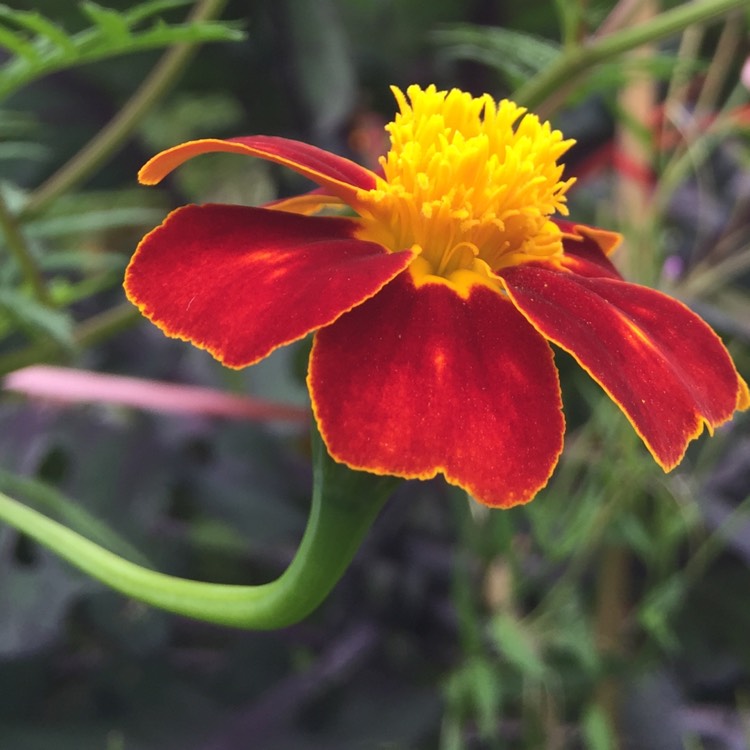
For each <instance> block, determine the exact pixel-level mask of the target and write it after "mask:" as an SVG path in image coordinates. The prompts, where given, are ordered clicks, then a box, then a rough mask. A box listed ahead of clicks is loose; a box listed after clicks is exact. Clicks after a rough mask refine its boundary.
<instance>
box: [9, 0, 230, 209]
mask: <svg viewBox="0 0 750 750" xmlns="http://www.w3.org/2000/svg"><path fill="white" fill-rule="evenodd" d="M226 2H227V0H199V1H198V2H197V3H196V5H195V7H194V9H193V12H192V13H191V14H190V16H189V18H188V20H189V21H208V20H211V19H212V18H216V17H217V16H218V15H219V14H220V13H221V11H222V10H223V8H224V6H225V5H226ZM198 46H199V45H198V44H197V43H196V44H179V45H177V46H175V47H173V48H172V49H170V50H169V51H168V52H167V53H166V54H164V56H163V57H162V58H161V60H160V61H159V63H158V64H157V66H156V67H155V68H154V70H153V71H152V73H151V75H149V77H148V78H147V79H146V80H145V81H144V82H143V84H142V85H141V87H140V88H139V89H138V91H136V93H135V94H134V95H133V96H132V97H131V98H130V100H129V101H128V102H127V103H126V104H125V106H124V107H123V108H122V109H121V110H120V111H119V112H118V114H117V115H116V116H115V117H114V118H113V119H112V120H111V121H110V122H109V123H108V124H107V126H106V127H105V128H104V129H103V130H102V131H101V132H100V133H99V134H98V135H97V136H96V137H95V138H93V139H92V140H91V141H89V143H88V144H87V145H86V146H84V147H83V148H82V149H81V150H80V151H79V152H78V153H77V154H76V155H75V156H73V157H72V158H71V159H70V161H68V162H67V163H66V164H65V165H63V166H62V167H61V168H60V169H59V170H58V171H57V172H55V174H53V175H52V176H51V177H50V178H49V179H48V180H47V181H46V182H45V183H44V184H43V185H42V186H41V187H39V188H38V189H37V190H36V191H34V192H33V193H32V194H31V196H30V197H29V200H28V202H27V203H26V206H25V207H24V210H23V213H22V217H23V218H26V217H28V216H31V215H33V214H36V213H39V212H40V211H42V210H43V209H44V208H46V206H48V205H49V204H50V203H52V202H53V201H54V200H55V199H56V198H58V197H59V196H60V195H62V194H63V193H66V192H67V191H68V190H70V189H71V188H73V187H75V186H76V185H78V184H80V183H81V182H82V181H83V180H85V179H86V178H87V177H88V176H89V175H90V174H91V173H92V172H94V171H95V170H96V168H97V167H98V166H99V165H100V164H101V163H102V162H103V161H105V160H106V159H107V158H108V157H109V156H110V155H111V154H112V153H113V152H114V151H116V150H117V148H119V146H120V145H121V144H122V143H123V142H124V141H125V140H126V139H127V138H128V137H129V136H130V134H131V133H132V132H133V130H135V128H136V127H138V125H139V124H140V122H141V121H142V120H143V118H144V117H145V115H146V114H148V112H149V111H150V110H151V108H152V107H153V106H154V105H155V104H156V103H157V102H158V101H159V100H160V99H161V98H162V96H163V95H164V93H165V92H166V91H168V90H169V89H170V88H171V86H173V85H174V84H175V82H176V81H177V79H178V77H179V76H180V74H181V73H182V71H183V70H184V69H185V66H186V65H187V64H188V62H189V61H190V58H191V57H192V55H193V53H194V52H195V50H196V49H197V48H198Z"/></svg>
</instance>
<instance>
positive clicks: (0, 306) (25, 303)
mask: <svg viewBox="0 0 750 750" xmlns="http://www.w3.org/2000/svg"><path fill="white" fill-rule="evenodd" d="M3 319H5V320H4V321H3ZM3 322H5V324H6V326H8V324H10V325H13V324H15V325H16V326H18V327H19V328H21V329H23V330H25V331H26V332H27V333H28V334H29V335H30V336H32V337H34V338H41V339H43V340H48V341H49V340H52V341H54V342H55V343H56V344H57V345H59V346H61V347H63V348H64V349H67V350H72V349H73V348H74V346H75V340H74V337H73V324H72V321H71V319H70V317H69V316H68V315H67V313H65V312H63V311H61V310H52V309H50V308H49V307H45V306H44V305H42V304H40V303H39V302H37V301H36V300H34V299H32V298H30V297H29V296H28V295H26V294H23V293H22V292H19V291H16V290H14V289H2V290H0V324H1V323H3Z"/></svg>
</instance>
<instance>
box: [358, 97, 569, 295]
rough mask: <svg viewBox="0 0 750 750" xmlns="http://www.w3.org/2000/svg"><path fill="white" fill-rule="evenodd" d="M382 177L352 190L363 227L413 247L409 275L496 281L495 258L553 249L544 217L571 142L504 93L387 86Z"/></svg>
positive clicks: (557, 237)
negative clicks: (389, 101) (391, 111)
mask: <svg viewBox="0 0 750 750" xmlns="http://www.w3.org/2000/svg"><path fill="white" fill-rule="evenodd" d="M393 93H394V96H395V97H396V100H397V102H398V105H399V110H400V111H399V112H398V113H397V114H396V117H395V119H394V120H393V122H391V123H389V124H388V125H387V126H386V130H387V131H388V133H389V135H390V141H391V148H390V151H389V152H388V153H387V154H386V155H385V156H384V157H381V159H380V165H381V167H382V170H383V179H379V180H378V185H377V187H376V188H375V189H373V190H362V191H360V192H359V193H358V195H357V206H356V210H357V212H358V213H359V214H360V215H361V216H362V218H363V220H364V230H363V232H364V235H365V236H366V237H367V238H369V239H373V240H375V241H377V242H380V243H381V244H382V245H384V246H385V247H387V248H388V249H389V250H392V251H394V252H397V251H399V250H403V249H406V248H411V247H413V248H415V249H416V250H417V251H418V252H419V253H420V255H419V257H417V258H416V259H415V261H414V262H413V263H412V266H411V267H410V270H411V272H412V275H413V277H414V279H415V281H416V282H417V283H428V282H437V283H448V284H450V285H451V286H454V287H456V288H457V289H458V290H459V291H460V292H461V293H462V294H467V293H468V290H469V288H470V287H471V286H472V285H473V284H486V285H490V286H493V287H498V285H499V282H498V281H497V280H496V277H495V273H494V272H496V271H498V270H499V269H500V268H503V267H505V266H509V265H515V264H517V263H524V262H527V261H529V260H534V259H540V258H547V257H550V256H554V255H558V254H560V253H562V237H561V233H560V230H559V228H558V227H557V225H556V224H554V223H553V222H552V221H550V218H549V217H550V216H551V215H552V214H554V213H560V214H563V215H565V214H567V208H566V205H565V193H566V192H567V190H568V188H569V187H570V186H571V184H572V183H573V181H574V180H573V179H572V178H571V179H567V180H563V179H562V174H563V169H564V166H563V165H562V164H558V163H557V160H558V159H559V158H560V156H562V154H564V153H565V151H567V150H568V149H569V148H570V146H571V145H572V144H573V141H572V140H564V139H563V136H562V134H561V133H560V131H558V130H553V129H552V128H551V126H550V124H549V123H548V122H540V121H539V118H538V117H536V115H532V114H528V113H526V110H525V109H524V108H523V107H519V106H518V105H516V104H514V103H513V102H511V101H508V100H502V101H500V102H498V103H495V101H494V100H493V99H492V97H491V96H489V95H488V94H485V95H483V96H480V97H472V96H471V95H470V94H467V93H464V92H462V91H459V90H458V89H452V90H451V91H437V90H436V88H435V86H429V87H428V88H426V89H424V90H423V89H421V88H420V87H419V86H410V87H409V88H408V89H407V90H406V96H405V95H404V94H403V92H402V91H400V90H399V89H398V88H395V87H394V88H393Z"/></svg>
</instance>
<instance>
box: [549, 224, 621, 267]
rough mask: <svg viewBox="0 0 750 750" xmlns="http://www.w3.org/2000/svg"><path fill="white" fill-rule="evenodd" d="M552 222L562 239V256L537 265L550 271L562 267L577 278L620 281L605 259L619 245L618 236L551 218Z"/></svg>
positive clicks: (610, 263)
mask: <svg viewBox="0 0 750 750" xmlns="http://www.w3.org/2000/svg"><path fill="white" fill-rule="evenodd" d="M555 223H556V224H557V225H558V226H559V227H560V229H562V231H563V233H564V235H565V236H564V237H563V249H564V254H563V255H562V257H557V258H551V259H550V260H548V261H541V262H540V263H541V265H543V266H546V267H550V268H554V267H555V266H557V267H560V266H562V267H563V268H566V269H567V270H569V271H572V272H573V273H575V274H578V275H579V276H591V277H594V278H600V277H602V276H605V277H609V278H611V279H621V278H622V276H621V275H620V272H619V271H618V270H617V269H616V268H615V267H614V265H613V264H612V261H610V260H609V258H608V257H607V256H608V255H609V254H610V253H611V252H612V251H613V250H614V249H615V248H616V247H617V246H618V245H619V244H620V241H621V240H622V237H621V235H619V234H617V233H616V232H609V231H607V230H606V229H598V228H596V227H588V226H586V225H584V224H573V223H572V222H570V221H564V220H562V219H555Z"/></svg>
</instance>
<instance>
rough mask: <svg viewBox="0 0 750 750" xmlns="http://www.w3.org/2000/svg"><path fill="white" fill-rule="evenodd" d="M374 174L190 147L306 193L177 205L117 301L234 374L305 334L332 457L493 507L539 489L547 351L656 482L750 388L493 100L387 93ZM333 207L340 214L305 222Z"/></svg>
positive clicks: (309, 158)
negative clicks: (572, 368)
mask: <svg viewBox="0 0 750 750" xmlns="http://www.w3.org/2000/svg"><path fill="white" fill-rule="evenodd" d="M394 94H395V96H396V99H397V101H398V104H399V108H400V111H399V113H398V114H396V117H395V119H394V121H393V122H391V123H390V124H389V125H388V126H387V130H388V133H389V135H390V141H391V149H390V151H389V152H388V154H387V155H386V156H385V157H383V158H382V159H381V167H382V173H381V174H375V173H374V172H372V171H370V170H368V169H365V168H364V167H361V166H359V165H357V164H355V163H353V162H351V161H348V160H347V159H344V158H342V157H340V156H337V155H335V154H331V153H328V152H326V151H323V150H321V149H318V148H315V147H313V146H310V145H306V144H304V143H300V142H298V141H293V140H287V139H284V138H276V137H269V136H250V137H246V138H234V139H229V140H217V139H206V140H198V141H191V142H188V143H184V144H182V145H179V146H176V147H174V148H171V149H168V150H167V151H164V152H162V153H160V154H158V155H157V156H155V157H154V158H153V159H151V160H150V161H149V162H148V163H147V164H146V165H145V166H144V167H143V169H142V170H141V173H140V179H141V181H142V182H143V183H145V184H154V183H157V182H159V181H160V180H161V179H162V178H163V177H164V176H165V175H166V174H168V173H169V172H170V171H171V170H173V169H174V168H176V167H177V166H179V165H180V164H182V163H183V162H184V161H186V160H187V159H190V158H192V157H194V156H197V155H199V154H204V153H207V152H211V151H228V152H233V153H237V154H245V155H249V156H255V157H259V158H262V159H267V160H268V161H271V162H276V163H278V164H282V165H285V166H287V167H289V168H291V169H293V170H295V171H296V172H298V173H300V174H302V175H304V176H305V177H307V178H309V179H310V180H312V181H313V182H314V183H317V185H318V186H319V188H318V190H316V191H314V192H313V193H309V194H306V195H304V196H300V197H297V198H291V199H288V200H282V201H277V202H276V203H274V204H271V205H269V206H266V207H265V208H250V207H245V206H234V205H232V206H230V205H203V206H195V205H190V206H185V207H182V208H179V209H177V210H176V211H174V212H173V213H171V214H170V215H169V216H168V217H167V219H166V220H165V221H164V223H163V224H162V225H161V226H160V227H157V228H156V229H155V230H153V231H152V232H151V233H150V234H148V235H147V236H146V237H145V238H144V239H143V241H142V242H141V244H140V245H139V246H138V249H137V251H136V253H135V255H134V257H133V259H132V261H131V263H130V266H129V267H128V270H127V274H126V279H125V288H126V291H127V294H128V297H129V298H130V299H131V300H132V301H133V302H134V303H135V304H136V305H138V307H139V308H140V309H141V311H142V312H143V313H144V315H146V316H147V317H148V318H150V319H151V320H152V321H153V322H154V323H155V324H156V325H157V326H159V327H160V328H161V329H162V330H163V331H164V332H165V333H166V334H167V335H169V336H174V337H177V338H181V339H184V340H187V341H191V342H192V343H193V344H195V345H197V346H199V347H202V348H204V349H207V350H208V351H209V352H211V354H213V355H214V356H215V357H216V358H217V359H219V360H220V361H221V362H223V363H224V364H226V365H228V366H230V367H244V366H246V365H250V364H253V363H254V362H257V361H258V360H260V359H262V358H263V357H265V356H266V355H268V354H269V353H270V352H272V351H273V350H274V349H276V348H278V347H280V346H283V345H284V344H288V343H290V342H292V341H296V340H297V339H300V338H302V337H303V336H305V335H306V334H308V333H310V332H311V331H316V332H317V333H316V334H315V339H314V343H313V348H312V353H311V356H310V364H309V372H308V386H309V389H310V395H311V400H312V407H313V412H314V415H315V419H316V420H317V423H318V427H319V429H320V432H321V435H322V437H323V439H324V441H325V443H326V446H327V448H328V450H329V452H330V454H331V455H332V456H333V458H335V459H336V460H338V461H340V462H342V463H345V464H347V465H349V466H350V467H352V468H355V469H362V470H366V471H369V472H373V473H376V474H393V475H396V476H401V477H406V478H419V479H427V478H430V477H434V476H435V475H437V474H443V475H444V476H445V478H446V479H447V480H448V482H451V483H453V484H456V485H459V486H461V487H463V488H465V489H466V490H467V491H468V492H470V493H471V494H472V495H473V496H475V497H476V498H477V499H478V500H480V501H481V502H483V503H486V504H487V505H491V506H501V507H509V506H511V505H514V504H517V503H523V502H526V501H528V500H530V499H531V498H533V497H534V495H535V494H536V493H537V492H538V491H539V490H540V489H541V488H542V487H543V486H544V485H545V484H546V483H547V481H548V480H549V477H550V476H551V474H552V471H553V470H554V467H555V465H556V464H557V461H558V458H559V456H560V453H561V451H562V447H563V433H564V418H563V414H562V401H561V394H560V385H559V379H558V374H557V370H556V368H555V365H554V361H553V352H552V349H551V347H550V343H549V342H551V343H552V344H555V345H556V346H558V347H560V348H561V349H564V350H565V351H567V352H569V353H570V354H571V355H572V356H573V357H574V358H575V359H576V360H577V361H578V363H579V364H580V365H581V366H582V367H583V368H584V370H586V372H588V373H589V375H591V377H592V378H594V380H595V381H596V382H597V383H599V384H600V385H601V386H602V388H604V390H605V391H606V392H607V394H608V395H609V396H610V397H611V398H612V399H613V400H614V401H615V402H616V403H617V404H618V405H619V407H620V408H621V409H622V411H623V412H624V413H625V415H626V417H627V418H628V419H629V420H630V422H631V423H632V425H633V427H634V428H635V430H636V432H637V433H638V434H639V435H640V437H641V438H642V439H643V441H644V443H645V444H646V446H647V448H648V449H649V451H650V452H651V453H652V454H653V456H654V458H655V459H656V461H657V462H658V463H659V464H660V465H661V466H662V467H663V468H664V469H665V470H669V469H671V468H673V467H674V466H675V465H676V464H677V463H679V461H680V460H681V458H682V456H683V455H684V453H685V449H686V447H687V444H688V443H689V442H690V441H691V440H692V439H693V438H695V437H697V436H698V435H699V434H700V433H701V432H702V431H703V428H704V426H705V427H707V428H708V430H709V432H712V431H713V429H714V428H715V427H717V426H718V425H721V424H722V423H724V422H726V421H727V420H729V419H730V418H731V416H732V414H733V413H734V412H735V410H737V409H746V408H747V407H748V406H749V405H750V394H749V393H748V388H747V385H746V384H745V382H744V381H743V380H742V378H741V377H740V376H739V375H738V373H737V371H736V369H735V367H734V365H733V363H732V361H731V359H730V357H729V355H728V353H727V351H726V349H725V348H724V346H723V344H722V343H721V341H720V339H719V338H718V336H717V335H716V334H715V333H714V332H713V331H712V330H711V329H710V328H709V327H708V326H707V325H706V324H705V323H704V322H703V321H702V320H701V319H700V318H698V317H697V316H696V315H695V314H694V313H692V312H691V311H690V310H689V309H688V308H687V307H686V306H685V305H683V304H681V303H680V302H677V301H675V300H674V299H671V298H670V297H667V296H666V295H664V294H661V293H660V292H657V291H654V290H652V289H648V288H645V287H642V286H637V285H635V284H630V283H627V282H626V281H624V280H623V279H622V277H621V276H620V274H619V273H618V272H617V270H616V269H615V267H614V266H613V265H612V263H611V262H610V261H609V259H608V257H607V256H608V254H609V253H611V251H612V250H613V249H614V248H615V247H616V245H617V244H618V242H619V240H620V237H619V235H617V234H615V233H612V232H608V231H604V230H602V229H595V228H592V227H587V226H583V225H579V224H574V223H571V222H569V221H566V220H564V219H561V218H554V216H553V215H554V214H561V215H565V214H566V213H567V211H566V205H565V194H566V191H567V190H568V188H569V187H570V185H571V183H572V180H570V179H564V178H563V166H562V165H561V164H560V163H559V161H558V160H559V159H560V157H561V156H562V155H563V154H564V153H565V151H566V150H567V149H568V148H569V147H570V145H571V143H572V141H569V140H564V139H563V137H562V135H561V134H560V132H559V131H557V130H553V129H552V128H551V127H550V125H549V123H546V122H540V121H539V119H538V118H537V117H536V116H534V115H532V114H529V113H527V112H526V111H525V110H524V109H523V108H522V107H519V106H517V105H516V104H514V103H512V102H510V101H501V102H499V103H495V101H494V100H493V99H492V98H491V97H490V96H488V95H485V96H481V97H478V98H474V97H472V96H470V95H469V94H466V93H463V92H461V91H458V90H455V89H454V90H452V91H449V92H446V91H437V90H436V89H435V87H434V86H429V87H428V88H426V89H424V90H423V89H421V88H419V87H418V86H411V87H409V88H408V89H407V92H406V96H405V95H404V94H403V93H402V92H401V91H399V90H398V89H395V88H394ZM331 204H334V205H335V204H338V205H346V206H349V207H350V208H351V209H353V210H354V212H355V213H356V214H357V216H356V217H353V218H349V217H331V216H317V215H313V214H316V213H317V212H318V211H319V210H320V209H321V208H322V207H324V206H327V205H331Z"/></svg>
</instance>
